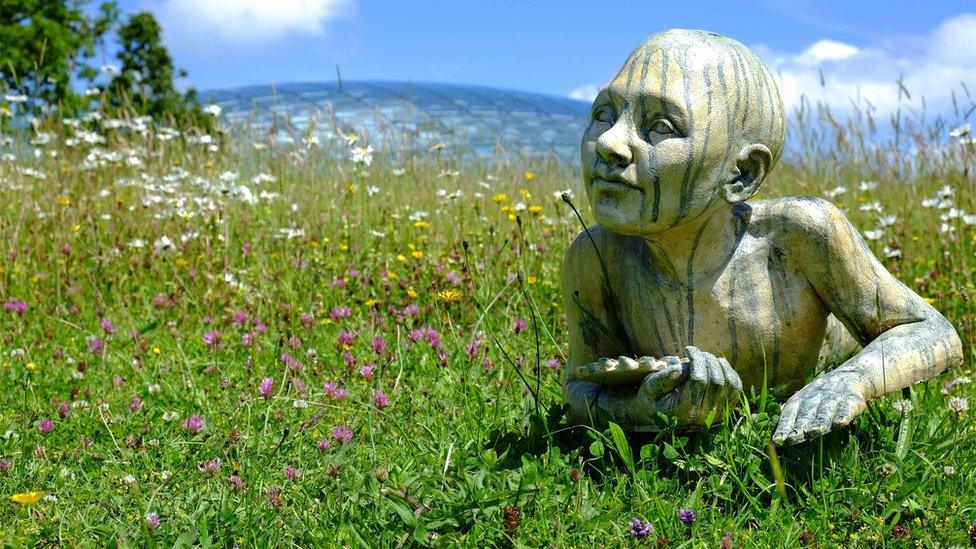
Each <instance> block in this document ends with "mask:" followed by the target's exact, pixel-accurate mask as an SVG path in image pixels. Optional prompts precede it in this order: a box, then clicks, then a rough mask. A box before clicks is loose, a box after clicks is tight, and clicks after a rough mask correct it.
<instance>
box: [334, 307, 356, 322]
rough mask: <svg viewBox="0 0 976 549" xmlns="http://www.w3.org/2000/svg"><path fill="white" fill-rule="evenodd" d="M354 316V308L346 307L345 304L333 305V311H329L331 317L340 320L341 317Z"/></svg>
mask: <svg viewBox="0 0 976 549" xmlns="http://www.w3.org/2000/svg"><path fill="white" fill-rule="evenodd" d="M350 316H352V309H350V308H349V307H346V306H345V305H343V306H341V307H333V308H332V312H330V313H329V318H331V319H332V320H338V319H340V318H348V317H350Z"/></svg>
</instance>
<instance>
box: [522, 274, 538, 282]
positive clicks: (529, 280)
mask: <svg viewBox="0 0 976 549" xmlns="http://www.w3.org/2000/svg"><path fill="white" fill-rule="evenodd" d="M525 281H526V282H528V283H529V284H535V283H536V282H538V281H539V279H538V278H537V277H536V276H535V275H529V276H527V277H525Z"/></svg>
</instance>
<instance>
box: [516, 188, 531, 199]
mask: <svg viewBox="0 0 976 549" xmlns="http://www.w3.org/2000/svg"><path fill="white" fill-rule="evenodd" d="M519 194H520V195H522V196H524V197H526V198H528V197H530V196H532V195H531V194H529V190H528V189H526V188H525V187H521V188H519Z"/></svg>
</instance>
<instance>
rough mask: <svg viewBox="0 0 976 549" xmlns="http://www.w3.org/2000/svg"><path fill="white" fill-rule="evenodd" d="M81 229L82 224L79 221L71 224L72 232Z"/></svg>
mask: <svg viewBox="0 0 976 549" xmlns="http://www.w3.org/2000/svg"><path fill="white" fill-rule="evenodd" d="M80 230H81V224H80V223H77V224H75V225H72V226H71V232H73V233H76V232H78V231H80Z"/></svg>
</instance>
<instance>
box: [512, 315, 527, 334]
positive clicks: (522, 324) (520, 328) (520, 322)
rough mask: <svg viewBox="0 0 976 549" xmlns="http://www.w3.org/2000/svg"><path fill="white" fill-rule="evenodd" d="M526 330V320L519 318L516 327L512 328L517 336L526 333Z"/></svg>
mask: <svg viewBox="0 0 976 549" xmlns="http://www.w3.org/2000/svg"><path fill="white" fill-rule="evenodd" d="M525 328H526V323H525V319H524V318H518V319H516V320H515V325H514V326H512V330H513V331H514V332H515V333H516V334H520V333H522V332H524V331H525Z"/></svg>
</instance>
